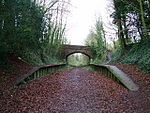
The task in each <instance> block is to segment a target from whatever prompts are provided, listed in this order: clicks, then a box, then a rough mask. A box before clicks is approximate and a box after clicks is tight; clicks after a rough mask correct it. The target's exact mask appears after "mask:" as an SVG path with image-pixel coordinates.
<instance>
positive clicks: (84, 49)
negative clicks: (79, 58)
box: [60, 45, 92, 59]
mask: <svg viewBox="0 0 150 113" xmlns="http://www.w3.org/2000/svg"><path fill="white" fill-rule="evenodd" d="M74 53H82V54H85V55H87V56H88V57H89V58H92V51H91V49H90V48H89V47H88V46H79V45H63V46H61V47H60V55H61V57H62V59H66V58H67V57H68V56H69V55H71V54H74Z"/></svg>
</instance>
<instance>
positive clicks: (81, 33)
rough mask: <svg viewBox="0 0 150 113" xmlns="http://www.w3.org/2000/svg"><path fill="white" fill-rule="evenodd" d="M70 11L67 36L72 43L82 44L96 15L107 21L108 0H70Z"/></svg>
mask: <svg viewBox="0 0 150 113" xmlns="http://www.w3.org/2000/svg"><path fill="white" fill-rule="evenodd" d="M71 4H72V6H71V7H70V11H71V13H70V14H69V15H68V27H67V32H66V34H67V38H68V40H69V41H71V44H74V45H83V44H84V40H85V39H86V37H87V35H88V33H89V31H90V29H91V27H93V26H94V24H95V21H96V17H99V16H101V17H102V19H103V21H104V22H105V23H107V22H108V18H109V14H108V12H107V6H108V0H71Z"/></svg>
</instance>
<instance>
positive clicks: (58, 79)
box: [0, 67, 150, 113]
mask: <svg viewBox="0 0 150 113" xmlns="http://www.w3.org/2000/svg"><path fill="white" fill-rule="evenodd" d="M140 94H141V92H140V91H138V92H130V91H128V90H127V89H125V88H124V87H123V86H121V85H119V84H117V83H116V82H114V81H112V80H111V79H109V78H106V77H104V76H102V75H100V74H98V73H96V72H93V71H87V70H84V69H82V68H79V67H78V68H73V69H69V70H63V71H58V72H56V73H54V74H53V75H49V76H45V77H41V78H40V79H38V80H35V81H32V82H30V83H29V84H26V85H23V86H21V87H20V88H17V89H12V90H6V91H4V92H1V93H0V113H149V110H150V108H149V107H148V106H149V105H150V104H149V103H148V102H149V100H147V99H149V97H148V98H145V97H141V95H140ZM134 95H136V97H134ZM133 97H134V98H133Z"/></svg>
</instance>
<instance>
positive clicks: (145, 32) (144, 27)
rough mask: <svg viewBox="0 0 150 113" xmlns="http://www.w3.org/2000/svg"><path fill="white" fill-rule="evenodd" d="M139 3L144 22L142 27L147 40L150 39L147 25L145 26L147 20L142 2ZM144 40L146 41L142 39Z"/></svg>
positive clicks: (140, 0) (139, 0)
mask: <svg viewBox="0 0 150 113" xmlns="http://www.w3.org/2000/svg"><path fill="white" fill-rule="evenodd" d="M138 2H139V5H140V13H141V20H142V25H143V26H142V27H143V35H144V36H145V38H146V39H149V37H148V32H147V28H146V24H145V19H144V10H143V4H142V0H138ZM142 40H144V39H143V38H142Z"/></svg>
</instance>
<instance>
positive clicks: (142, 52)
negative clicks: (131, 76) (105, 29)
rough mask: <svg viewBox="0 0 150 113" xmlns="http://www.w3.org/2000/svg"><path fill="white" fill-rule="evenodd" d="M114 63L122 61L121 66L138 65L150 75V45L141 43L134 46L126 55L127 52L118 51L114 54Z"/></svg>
mask: <svg viewBox="0 0 150 113" xmlns="http://www.w3.org/2000/svg"><path fill="white" fill-rule="evenodd" d="M113 56H114V57H113V62H115V61H117V60H118V59H121V60H120V61H119V63H120V64H135V65H138V66H139V68H140V69H141V70H143V71H144V72H145V73H150V43H149V42H141V43H137V44H134V45H133V47H132V48H131V50H129V51H128V53H127V55H125V50H124V51H123V50H121V49H118V50H116V51H115V52H114V54H113Z"/></svg>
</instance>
